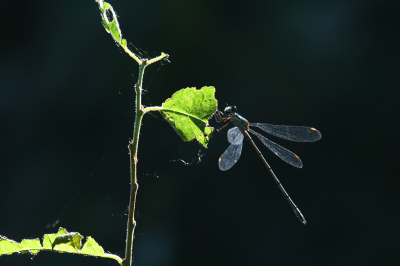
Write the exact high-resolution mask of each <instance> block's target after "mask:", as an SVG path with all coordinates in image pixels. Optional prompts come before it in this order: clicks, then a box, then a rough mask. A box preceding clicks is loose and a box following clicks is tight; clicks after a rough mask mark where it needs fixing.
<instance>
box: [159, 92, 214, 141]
mask: <svg viewBox="0 0 400 266" xmlns="http://www.w3.org/2000/svg"><path fill="white" fill-rule="evenodd" d="M216 110H217V100H216V99H215V88H214V87H203V88H201V89H200V90H196V88H186V89H182V90H180V91H177V92H176V93H174V95H172V98H169V99H168V100H166V101H165V102H164V103H163V104H162V110H161V111H160V112H161V114H162V115H163V116H164V118H165V119H166V120H167V121H168V123H169V124H170V125H171V126H172V127H173V128H174V129H175V131H176V132H177V133H178V134H179V135H180V136H181V137H182V139H183V140H184V141H191V140H193V139H196V140H197V141H198V142H200V143H201V144H202V145H203V146H205V147H206V146H207V144H208V142H209V140H210V137H211V133H212V131H213V128H212V127H210V126H209V125H208V120H209V119H210V117H211V115H212V114H213V113H214V112H215V111H216Z"/></svg>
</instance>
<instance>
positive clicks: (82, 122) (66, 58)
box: [0, 0, 400, 266]
mask: <svg viewBox="0 0 400 266" xmlns="http://www.w3.org/2000/svg"><path fill="white" fill-rule="evenodd" d="M110 3H111V4H112V5H113V7H114V9H115V10H116V12H117V14H118V15H119V16H120V17H119V23H120V25H121V29H122V34H123V37H124V38H126V39H127V40H128V42H131V43H132V44H134V45H135V46H136V47H138V48H141V49H143V50H144V53H145V54H147V55H148V56H149V57H153V56H157V55H159V54H160V53H161V52H165V53H167V54H169V55H170V58H169V60H170V62H171V63H169V64H167V63H166V62H164V63H165V64H160V63H158V64H155V65H151V66H149V67H148V68H147V70H146V73H145V78H144V89H145V90H146V91H145V92H144V95H143V104H144V105H146V106H150V105H153V106H156V105H161V103H162V102H163V101H165V100H166V99H167V98H169V97H171V96H172V94H173V93H174V92H175V91H177V90H179V89H182V88H186V87H197V88H201V87H202V86H215V88H216V98H217V99H218V101H219V108H220V109H224V107H225V106H226V104H229V105H236V106H237V108H238V110H239V113H240V114H242V115H243V116H244V117H245V118H247V119H248V120H249V121H250V122H261V123H272V124H289V125H304V126H312V127H315V128H317V129H319V130H320V131H321V133H322V136H323V137H322V140H321V141H319V142H316V143H292V142H289V141H286V140H279V139H276V138H274V137H271V140H273V141H276V142H278V143H279V144H281V145H282V146H284V147H286V148H288V149H289V150H292V151H294V152H295V153H296V154H298V155H299V156H300V158H301V159H302V161H303V163H304V167H303V169H301V170H299V169H296V168H294V167H292V166H290V165H288V164H286V163H284V162H282V161H281V160H280V159H279V158H277V157H275V156H274V155H273V154H272V153H271V152H270V151H269V150H268V149H267V148H265V147H263V145H262V144H261V142H259V141H258V140H255V141H256V144H257V145H258V146H259V148H260V150H261V151H262V152H263V154H264V156H265V158H266V159H267V161H268V162H269V163H270V165H271V166H272V169H273V170H274V171H275V173H276V174H277V176H278V178H280V180H281V182H282V184H283V186H284V187H285V189H286V190H287V191H288V193H289V194H290V196H291V197H292V199H293V200H294V202H295V203H296V204H297V205H298V207H299V208H300V210H301V211H302V212H303V214H304V216H305V217H306V220H307V222H308V223H307V225H306V226H303V225H302V224H301V223H300V222H299V221H298V220H297V219H296V217H295V216H294V214H293V212H292V211H291V209H290V207H289V206H288V204H287V202H286V201H285V199H284V198H283V197H282V195H281V192H280V191H279V189H278V188H277V187H276V185H275V184H274V182H273V179H272V178H271V176H270V175H269V173H268V172H267V170H266V169H265V167H264V165H263V163H262V162H261V160H260V159H259V158H258V156H257V154H256V153H255V151H254V150H253V148H252V147H251V146H250V145H249V144H248V143H247V142H245V143H244V147H243V153H242V156H241V158H240V160H239V162H238V163H237V164H236V165H235V166H234V167H233V168H232V169H231V170H229V171H226V172H221V171H220V170H219V169H218V165H217V160H218V158H219V156H220V155H221V154H222V153H223V151H224V150H225V149H226V148H227V147H228V145H229V144H228V141H227V139H226V132H224V133H216V134H214V136H213V138H212V140H211V141H210V143H209V147H208V148H207V149H201V147H200V146H199V145H198V144H197V143H194V142H192V143H184V142H183V141H182V140H181V139H180V137H179V136H178V135H177V134H176V133H175V132H174V130H173V129H172V128H171V126H169V125H168V123H166V122H165V121H164V120H163V119H162V118H161V116H160V115H159V114H158V113H154V114H153V115H151V114H146V116H145V117H144V120H143V127H142V132H141V138H140V144H139V164H138V169H139V170H138V178H139V186H140V187H139V191H138V199H137V212H136V217H137V219H136V220H137V222H138V226H137V229H136V232H135V233H136V234H135V235H136V238H135V241H134V257H135V261H134V264H135V265H138V266H147V265H149V266H150V265H199V266H200V265H230V266H233V265H395V264H398V263H400V252H399V238H400V233H399V232H400V229H399V225H400V213H399V211H398V210H399V207H400V193H399V192H400V180H399V172H400V167H399V163H398V158H399V156H398V154H397V152H398V149H399V145H398V137H397V134H398V131H399V127H398V114H399V111H400V110H399V108H398V99H399V98H398V95H399V94H398V93H397V90H398V89H399V85H400V80H399V70H400V68H399V60H400V54H399V51H400V50H399V47H400V37H399V32H398V28H399V26H400V16H399V15H398V10H399V3H396V5H395V4H393V3H394V1H378V0H375V1H323V3H320V2H317V1H301V3H299V2H298V1H255V0H250V1H246V2H242V1H211V0H202V1H200V0H192V1H176V0H173V1H160V0H158V1H156V0H147V1H115V0H114V1H112V2H110ZM0 12H1V13H0V14H1V17H2V21H3V24H2V27H0V34H1V36H2V41H1V42H0V56H1V57H0V141H1V142H0V146H1V152H0V176H1V193H0V213H1V222H0V234H1V235H5V236H7V237H8V238H10V239H14V240H16V241H21V240H22V239H23V238H36V237H40V238H42V237H43V234H44V233H55V232H56V231H57V230H58V227H60V226H62V227H64V228H66V229H67V230H68V231H78V232H80V233H81V234H82V235H84V236H92V237H93V238H94V239H95V240H96V241H97V242H98V243H99V244H100V245H102V246H103V248H104V249H105V250H106V251H110V252H112V253H114V254H117V255H119V256H121V257H124V248H125V237H126V220H127V215H126V214H127V205H128V200H129V157H128V149H127V145H128V141H129V139H130V138H132V132H133V122H134V113H133V110H134V100H135V99H134V84H135V82H136V79H137V72H138V66H137V64H136V62H135V61H134V60H133V59H130V58H129V57H128V56H127V55H126V54H125V52H123V51H122V50H121V49H119V48H117V46H116V45H115V43H114V41H113V40H112V38H111V36H110V35H109V34H107V33H106V32H105V30H104V28H103V26H102V25H101V17H100V14H99V13H100V11H99V9H98V7H97V3H95V2H94V1H77V0H73V1H39V2H37V1H36V2H34V1H22V2H13V1H9V2H8V3H4V4H3V5H2V9H1V11H0ZM133 49H134V48H133ZM210 123H211V125H212V126H214V127H219V126H220V125H219V124H217V123H216V122H215V121H211V122H210ZM267 137H268V136H267ZM199 157H200V159H201V161H200V160H199ZM181 160H183V161H184V162H186V163H188V165H185V164H184V163H183V162H182V161H181ZM57 220H59V223H58V224H57V225H55V227H54V228H46V226H47V227H48V226H50V227H51V224H53V223H55V222H56V221H57ZM0 264H1V265H2V266H3V265H29V266H33V265H117V264H116V262H114V261H112V260H107V259H94V258H91V257H81V256H76V255H68V254H56V253H54V254H53V253H49V252H41V253H39V254H38V255H37V256H35V257H34V258H33V260H31V256H29V255H19V256H18V255H12V256H2V257H1V258H0Z"/></svg>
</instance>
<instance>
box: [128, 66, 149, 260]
mask: <svg viewBox="0 0 400 266" xmlns="http://www.w3.org/2000/svg"><path fill="white" fill-rule="evenodd" d="M146 66H147V60H143V62H142V64H141V65H140V66H139V78H138V82H137V83H136V85H135V90H136V118H135V129H134V132H133V139H132V141H131V142H130V143H129V146H128V149H129V157H130V162H131V196H130V200H129V216H128V230H127V231H128V232H127V235H126V250H125V261H124V265H125V266H131V265H132V247H133V246H132V244H133V237H134V236H133V234H134V231H135V227H136V221H135V205H136V193H137V190H138V188H139V185H138V183H137V162H138V159H137V152H138V143H139V133H140V125H141V123H142V118H143V115H144V112H143V110H142V84H143V74H144V69H145V68H146Z"/></svg>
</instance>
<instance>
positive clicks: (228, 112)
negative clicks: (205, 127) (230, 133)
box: [224, 106, 237, 117]
mask: <svg viewBox="0 0 400 266" xmlns="http://www.w3.org/2000/svg"><path fill="white" fill-rule="evenodd" d="M236 112H237V109H236V106H228V107H226V108H225V110H224V113H225V116H228V117H231V116H232V115H233V114H235V113H236Z"/></svg>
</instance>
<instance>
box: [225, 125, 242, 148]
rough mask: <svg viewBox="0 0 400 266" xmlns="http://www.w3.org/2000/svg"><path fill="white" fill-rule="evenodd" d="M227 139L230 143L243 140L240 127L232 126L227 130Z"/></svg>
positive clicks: (236, 143)
mask: <svg viewBox="0 0 400 266" xmlns="http://www.w3.org/2000/svg"><path fill="white" fill-rule="evenodd" d="M228 141H229V143H230V144H235V145H238V144H239V143H240V142H242V141H243V134H242V132H240V129H238V128H237V127H233V128H231V129H229V130H228Z"/></svg>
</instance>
